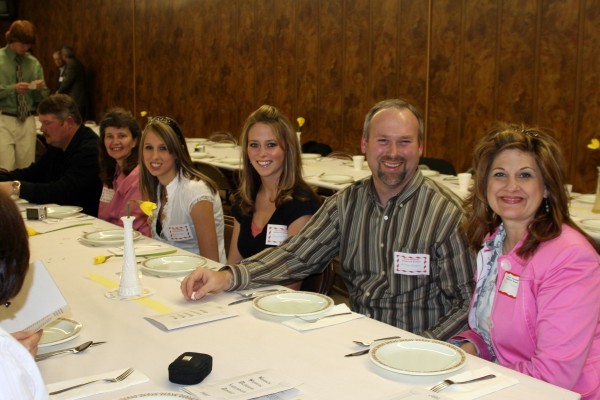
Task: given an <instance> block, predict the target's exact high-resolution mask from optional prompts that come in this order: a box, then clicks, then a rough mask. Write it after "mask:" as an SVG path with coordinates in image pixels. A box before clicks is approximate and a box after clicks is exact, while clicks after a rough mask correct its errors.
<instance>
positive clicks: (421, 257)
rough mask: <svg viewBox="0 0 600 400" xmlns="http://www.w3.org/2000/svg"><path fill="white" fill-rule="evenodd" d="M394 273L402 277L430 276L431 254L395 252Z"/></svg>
mask: <svg viewBox="0 0 600 400" xmlns="http://www.w3.org/2000/svg"><path fill="white" fill-rule="evenodd" d="M394 273H396V274H400V275H429V254H411V253H402V252H399V251H395V252H394Z"/></svg>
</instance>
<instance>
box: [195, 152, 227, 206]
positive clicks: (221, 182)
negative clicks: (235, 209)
mask: <svg viewBox="0 0 600 400" xmlns="http://www.w3.org/2000/svg"><path fill="white" fill-rule="evenodd" d="M194 168H196V170H198V171H199V172H200V173H202V174H203V175H205V176H206V177H208V178H209V179H210V180H212V181H213V182H214V183H215V185H217V189H218V190H219V196H220V197H221V201H222V202H223V203H225V204H231V199H230V196H231V195H232V194H233V191H234V190H235V187H234V186H233V184H232V183H231V181H230V180H229V179H228V178H227V177H226V176H225V174H224V173H223V171H221V170H220V169H219V168H217V167H215V166H213V165H210V164H205V163H202V162H199V161H194Z"/></svg>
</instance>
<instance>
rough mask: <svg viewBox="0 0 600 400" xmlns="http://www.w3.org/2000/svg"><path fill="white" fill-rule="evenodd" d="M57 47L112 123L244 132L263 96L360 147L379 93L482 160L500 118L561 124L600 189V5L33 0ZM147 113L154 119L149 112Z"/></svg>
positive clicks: (454, 152)
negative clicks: (169, 123)
mask: <svg viewBox="0 0 600 400" xmlns="http://www.w3.org/2000/svg"><path fill="white" fill-rule="evenodd" d="M19 13H20V14H19V17H20V18H23V19H29V20H31V21H33V22H34V23H35V24H36V26H37V28H38V31H39V40H38V44H37V45H36V48H35V53H36V55H37V56H38V57H39V58H40V60H41V61H42V63H43V65H44V67H45V69H46V73H47V76H48V79H49V80H50V77H51V76H52V75H51V74H53V73H54V72H55V69H54V65H53V63H52V57H51V54H52V51H53V50H54V49H58V48H59V47H60V46H61V45H62V44H70V45H72V46H73V47H74V49H75V51H76V53H77V54H78V56H79V58H80V59H81V61H82V62H83V63H84V64H85V65H86V66H87V70H88V72H89V73H90V80H91V87H92V91H93V93H94V96H93V108H94V111H95V117H96V119H100V117H101V115H102V113H103V111H104V110H106V109H107V108H108V107H111V106H116V105H119V106H123V107H125V108H129V109H131V110H132V111H134V112H135V113H136V114H139V112H140V111H141V110H148V111H149V112H150V113H151V114H153V115H156V114H165V115H169V116H172V117H174V118H175V119H177V120H178V121H179V122H180V123H181V125H182V127H183V129H184V132H185V133H186V135H187V136H208V135H209V134H210V133H211V132H213V131H217V130H228V131H231V132H233V133H235V134H238V133H239V131H240V130H241V127H242V125H243V122H244V120H245V118H246V117H247V115H248V114H249V113H250V112H252V111H253V110H254V109H256V108H258V106H260V105H261V104H263V103H270V104H273V105H276V106H277V107H279V108H280V109H282V110H283V111H284V112H285V113H286V114H287V115H288V116H289V117H290V118H291V119H292V120H295V118H296V117H298V116H303V117H304V118H306V121H307V122H306V126H305V128H304V129H303V133H302V137H303V141H308V140H318V141H321V142H326V143H328V144H329V145H331V146H332V147H334V148H336V149H339V150H344V151H348V152H358V151H359V142H360V135H361V130H362V122H363V119H364V115H365V113H366V112H367V110H368V109H369V108H370V107H371V106H372V105H373V104H374V103H375V102H376V101H378V100H381V99H384V98H389V97H403V98H406V99H408V100H409V101H411V102H413V103H414V104H415V105H417V106H418V107H419V108H420V109H421V110H422V111H423V112H424V115H425V119H426V126H427V133H426V143H425V154H426V155H428V156H430V157H441V158H446V159H449V160H451V161H452V162H453V163H454V164H455V166H456V167H457V169H458V170H464V169H466V168H468V167H469V165H470V150H471V149H472V148H473V146H474V144H475V143H476V142H477V140H478V138H479V137H481V136H482V135H483V134H484V133H485V132H486V130H488V129H489V128H490V127H491V126H492V125H493V124H494V122H495V121H497V120H504V121H513V122H525V123H529V124H538V125H542V126H545V127H549V128H551V129H553V130H554V131H555V132H556V135H557V137H558V139H559V141H560V143H561V145H562V147H563V149H564V153H565V156H566V158H567V160H568V162H569V170H568V175H569V179H570V181H571V182H572V183H574V184H575V189H576V190H580V191H592V190H594V189H595V181H596V174H595V168H594V167H595V166H596V165H599V164H600V152H598V151H596V152H593V151H590V150H588V149H587V148H586V146H585V145H586V143H588V142H589V140H590V139H591V138H592V137H599V136H600V133H599V132H598V131H599V130H598V122H597V121H598V120H600V90H599V89H600V88H599V81H600V70H599V69H598V65H600V29H599V28H598V27H599V26H600V0H579V1H578V0H435V1H434V0H83V1H82V0H52V1H42V2H41V1H39V0H20V2H19ZM140 121H141V120H140Z"/></svg>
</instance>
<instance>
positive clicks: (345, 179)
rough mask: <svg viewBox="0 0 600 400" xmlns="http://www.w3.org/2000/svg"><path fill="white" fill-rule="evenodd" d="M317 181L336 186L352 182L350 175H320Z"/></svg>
mask: <svg viewBox="0 0 600 400" xmlns="http://www.w3.org/2000/svg"><path fill="white" fill-rule="evenodd" d="M319 179H320V180H322V181H323V182H329V183H337V184H340V183H351V182H354V178H352V177H351V176H350V175H321V176H320V177H319Z"/></svg>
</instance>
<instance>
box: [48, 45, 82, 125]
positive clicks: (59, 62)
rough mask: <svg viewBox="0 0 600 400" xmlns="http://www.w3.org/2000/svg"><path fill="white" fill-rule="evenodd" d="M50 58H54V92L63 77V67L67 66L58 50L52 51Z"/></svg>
mask: <svg viewBox="0 0 600 400" xmlns="http://www.w3.org/2000/svg"><path fill="white" fill-rule="evenodd" d="M52 59H53V60H54V65H56V84H55V85H54V88H53V89H52V90H53V91H54V92H56V91H57V90H58V88H59V87H60V84H61V83H62V81H63V79H64V77H65V76H64V75H65V69H66V68H67V66H66V65H65V62H64V60H63V59H62V55H61V54H60V51H59V50H57V51H55V52H54V53H52ZM82 118H83V117H82Z"/></svg>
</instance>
